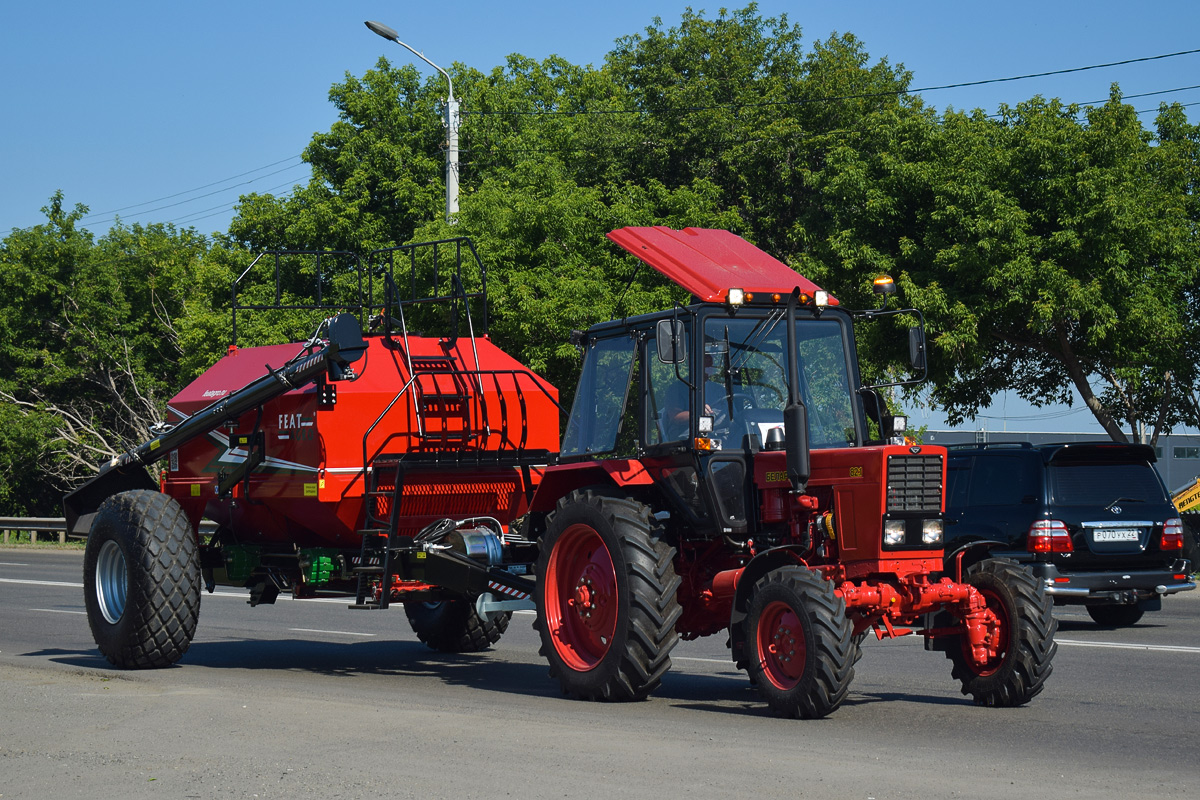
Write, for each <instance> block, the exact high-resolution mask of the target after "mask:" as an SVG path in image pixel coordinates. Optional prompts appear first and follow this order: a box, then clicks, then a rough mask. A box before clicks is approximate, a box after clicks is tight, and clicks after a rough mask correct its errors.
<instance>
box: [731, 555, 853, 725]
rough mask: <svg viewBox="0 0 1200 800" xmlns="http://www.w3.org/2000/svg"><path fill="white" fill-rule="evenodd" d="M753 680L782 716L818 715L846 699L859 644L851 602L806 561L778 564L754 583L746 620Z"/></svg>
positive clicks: (750, 672)
mask: <svg viewBox="0 0 1200 800" xmlns="http://www.w3.org/2000/svg"><path fill="white" fill-rule="evenodd" d="M745 626H746V627H745V642H746V644H745V648H746V650H745V652H746V661H747V665H746V668H747V672H748V673H749V675H750V681H751V683H753V684H754V686H755V687H756V688H757V689H758V692H759V694H761V695H762V696H763V699H764V700H766V701H767V705H769V706H770V707H771V711H772V712H774V713H775V714H777V715H779V716H781V717H793V718H794V717H799V718H800V719H819V718H821V717H824V716H826V715H827V714H830V713H831V712H833V711H834V710H836V709H837V707H838V706H840V705H841V704H842V701H843V700H845V698H846V693H847V692H848V691H849V690H850V682H851V681H852V680H853V679H854V662H855V661H856V660H857V659H856V656H857V652H858V646H857V644H856V643H855V641H854V637H853V636H852V632H853V626H852V625H851V624H850V618H849V617H848V616H846V602H845V601H844V600H842V598H840V597H838V596H837V595H836V594H834V591H833V585H832V584H831V583H830V582H829V581H827V580H825V579H824V578H822V577H821V576H820V575H819V574H817V573H815V572H812V571H811V570H808V569H805V568H803V567H787V568H783V569H777V570H773V571H771V572H769V573H767V574H766V575H764V576H763V577H762V578H761V579H759V581H758V583H757V584H755V586H754V594H753V596H752V597H751V598H750V609H749V614H748V615H747V616H746V622H745Z"/></svg>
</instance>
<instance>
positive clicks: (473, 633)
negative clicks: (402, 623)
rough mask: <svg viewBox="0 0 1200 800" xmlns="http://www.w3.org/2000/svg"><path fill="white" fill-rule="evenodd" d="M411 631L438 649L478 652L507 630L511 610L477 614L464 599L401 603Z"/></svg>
mask: <svg viewBox="0 0 1200 800" xmlns="http://www.w3.org/2000/svg"><path fill="white" fill-rule="evenodd" d="M404 614H405V615H406V616H407V617H408V624H409V625H411V626H412V629H413V633H415V634H417V638H418V639H420V640H421V641H422V642H424V643H425V645H426V646H428V647H429V648H430V649H431V650H437V651H438V652H439V653H478V652H481V651H483V650H487V649H488V648H489V647H491V646H492V645H494V644H495V643H496V642H498V641H500V637H501V635H503V634H504V632H505V631H506V630H508V621H509V620H510V619H512V612H511V611H505V612H504V613H502V614H497V615H496V616H494V617H487V618H485V617H481V616H479V614H478V613H477V612H476V611H475V604H474V603H471V602H469V601H467V600H442V601H441V602H437V603H416V602H410V603H405V604H404Z"/></svg>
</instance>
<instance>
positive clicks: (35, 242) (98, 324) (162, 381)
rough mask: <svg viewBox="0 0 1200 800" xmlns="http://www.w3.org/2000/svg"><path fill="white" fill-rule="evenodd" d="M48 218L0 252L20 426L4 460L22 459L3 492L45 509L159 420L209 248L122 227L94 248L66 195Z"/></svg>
mask: <svg viewBox="0 0 1200 800" xmlns="http://www.w3.org/2000/svg"><path fill="white" fill-rule="evenodd" d="M44 212H45V213H46V216H47V221H46V223H45V224H42V225H38V226H35V227H33V228H31V229H28V230H14V231H13V232H12V234H10V235H9V236H8V237H7V238H5V239H4V240H3V242H2V243H0V296H3V297H5V298H6V302H5V303H4V304H3V306H2V307H0V404H2V407H3V414H4V419H5V420H8V421H14V420H20V425H18V426H17V429H16V430H10V431H8V432H7V433H6V435H5V436H4V437H3V438H2V439H0V453H3V455H0V460H7V461H10V462H13V463H17V462H21V461H25V462H26V463H25V468H24V469H19V470H15V471H14V473H13V474H14V480H13V482H12V483H11V484H6V492H7V493H8V494H9V495H10V496H14V495H15V496H20V497H27V498H37V499H36V500H34V501H33V502H34V504H35V505H39V506H40V505H41V504H42V503H44V502H45V496H46V494H47V488H49V489H50V490H51V491H53V492H54V493H55V494H58V493H61V491H62V490H63V489H65V488H67V486H69V485H70V484H71V483H73V482H74V481H76V480H77V479H78V478H80V477H82V476H85V475H88V474H90V473H91V472H93V471H94V470H95V468H96V466H97V465H98V464H99V463H100V462H101V461H103V460H104V459H106V458H110V457H112V456H114V455H116V454H118V453H121V452H124V451H125V450H127V449H128V448H129V447H131V446H133V445H134V444H137V443H140V442H142V441H144V440H145V439H146V438H148V436H149V427H150V426H151V425H152V424H154V423H155V422H157V421H159V420H161V419H162V418H163V412H164V410H165V404H166V400H167V398H168V397H169V396H170V395H171V394H172V393H174V391H176V390H177V389H178V388H179V385H180V372H179V368H178V362H179V357H180V354H181V349H180V341H179V328H180V321H181V320H182V319H183V318H184V317H185V315H186V308H187V303H188V302H189V300H190V299H191V298H192V297H194V292H193V287H194V280H193V277H194V274H195V270H196V267H197V265H198V264H199V262H200V260H201V259H202V258H203V256H204V254H205V252H206V250H207V243H206V241H205V240H204V239H203V238H202V237H200V236H198V235H197V234H195V232H194V231H190V230H187V231H178V230H176V229H174V228H172V227H171V226H163V225H150V226H141V225H134V226H132V227H125V226H123V225H120V224H118V225H116V226H115V227H114V228H113V229H112V230H111V231H110V232H109V233H108V234H107V235H106V236H105V237H103V238H101V239H100V240H99V241H96V240H95V238H94V237H93V235H92V234H91V233H89V232H88V231H86V230H83V229H81V228H79V227H78V222H79V220H80V218H81V217H83V216H84V215H85V214H86V213H87V209H86V208H85V207H84V206H82V205H77V206H75V208H74V210H71V211H67V210H66V209H64V207H63V198H62V195H61V193H59V194H56V195H55V196H54V197H53V198H52V199H51V202H50V205H49V206H47V207H46V208H45V209H44ZM31 455H33V456H36V460H30V456H31ZM41 510H43V511H49V509H44V508H43V509H41Z"/></svg>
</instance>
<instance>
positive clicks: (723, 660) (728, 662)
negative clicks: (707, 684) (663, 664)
mask: <svg viewBox="0 0 1200 800" xmlns="http://www.w3.org/2000/svg"><path fill="white" fill-rule="evenodd" d="M671 660H672V661H703V662H704V663H705V664H725V665H727V666H730V667H732V666H733V659H732V658H694V657H692V656H671Z"/></svg>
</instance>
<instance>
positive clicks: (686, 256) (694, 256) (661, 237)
mask: <svg viewBox="0 0 1200 800" xmlns="http://www.w3.org/2000/svg"><path fill="white" fill-rule="evenodd" d="M608 238H609V239H612V240H613V241H614V242H616V243H617V244H619V245H620V246H621V247H623V248H625V249H626V250H628V251H629V252H630V253H632V254H633V255H635V256H637V257H638V258H640V259H641V260H642V261H644V262H646V263H647V264H649V265H650V266H652V267H654V268H655V269H656V270H658V271H659V272H661V273H662V274H663V275H666V276H667V277H668V278H670V279H671V280H672V281H674V282H675V283H676V284H678V285H679V286H681V287H683V288H684V289H686V290H687V291H689V292H691V293H692V294H693V295H695V296H696V297H697V298H699V299H700V300H702V301H704V302H725V301H726V300H727V299H728V293H729V289H730V288H732V287H737V288H739V289H742V290H744V291H747V292H765V293H772V292H779V293H781V294H788V293H790V292H791V291H792V289H795V288H797V287H798V288H799V289H800V291H801V292H805V293H807V294H812V293H813V292H815V291H818V290H819V289H820V288H821V287H819V286H817V285H816V284H815V283H813V282H812V281H810V280H809V279H808V278H806V277H804V276H803V275H801V274H800V273H799V272H796V270H794V269H792V268H791V267H789V266H788V265H787V264H784V263H783V262H782V261H780V260H779V259H777V258H775V257H774V256H771V255H768V254H767V253H764V252H763V251H762V250H759V249H758V248H757V247H755V246H754V245H752V244H750V243H749V242H747V241H746V240H745V239H743V238H742V237H740V236H738V235H736V234H733V233H730V232H729V231H723V230H715V229H711V228H684V229H683V230H681V231H677V230H675V229H673V228H666V227H662V226H655V227H652V228H637V227H630V228H620V229H618V230H615V231H613V232H612V233H610V234H608ZM829 304H830V305H837V300H835V299H834V298H832V297H831V298H829Z"/></svg>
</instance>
